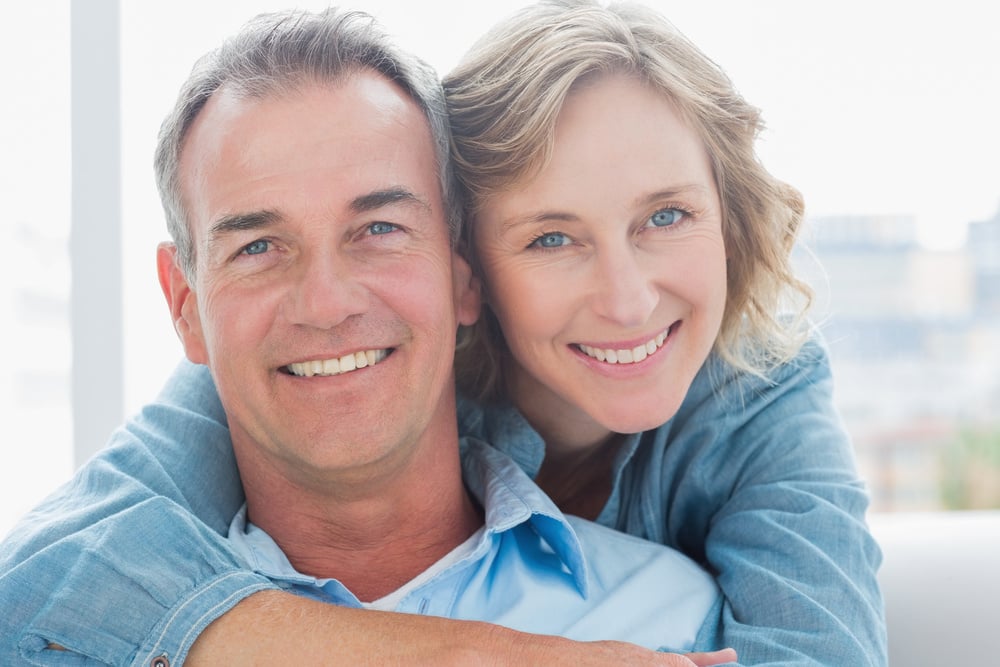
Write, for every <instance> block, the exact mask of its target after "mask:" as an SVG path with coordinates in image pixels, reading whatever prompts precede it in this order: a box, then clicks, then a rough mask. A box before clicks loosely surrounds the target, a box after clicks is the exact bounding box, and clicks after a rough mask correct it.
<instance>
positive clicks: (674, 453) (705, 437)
mask: <svg viewBox="0 0 1000 667" xmlns="http://www.w3.org/2000/svg"><path fill="white" fill-rule="evenodd" d="M832 391H833V383H832V378H831V375H830V368H829V360H828V357H827V352H826V349H825V347H824V346H823V344H822V343H821V342H820V341H818V340H813V341H810V342H809V343H808V344H807V345H806V346H805V347H804V348H803V349H802V351H801V352H800V354H799V355H798V357H797V358H796V359H794V360H793V361H792V362H790V363H788V364H785V365H784V366H782V367H780V368H779V369H777V370H776V371H775V372H774V374H773V376H772V377H771V378H770V381H764V380H761V379H757V378H752V377H748V376H746V375H743V374H739V373H735V372H734V371H732V369H730V368H729V367H727V366H726V365H725V364H723V363H722V362H720V361H719V360H717V359H715V358H714V357H712V358H710V359H709V361H708V362H707V363H706V365H705V367H704V368H703V369H702V371H701V372H700V373H699V375H698V376H697V377H696V379H695V381H694V383H693V384H692V387H691V390H690V391H689V393H688V396H687V397H686V399H685V401H684V403H683V405H682V406H681V409H680V410H679V411H678V414H677V415H676V416H675V417H674V418H673V419H671V421H670V422H668V423H667V424H665V425H664V426H662V427H660V428H659V429H656V430H654V431H649V432H646V433H642V434H637V435H634V436H631V437H630V438H629V439H628V442H627V444H626V446H625V447H623V448H622V450H621V452H620V453H619V456H618V459H617V460H616V462H615V468H614V470H615V478H614V482H615V484H614V489H613V491H612V495H611V497H610V499H609V501H608V503H607V505H606V506H605V508H604V510H603V511H602V512H601V514H600V516H599V517H598V523H600V524H603V525H605V526H608V527H612V528H616V529H618V530H621V531H624V532H627V533H629V534H631V535H634V536H637V537H640V538H646V539H649V540H651V541H654V542H658V543H660V544H665V545H667V546H671V547H673V548H675V549H678V550H679V551H681V552H683V553H685V554H687V555H688V556H689V557H690V558H692V559H693V560H694V561H696V562H697V563H699V564H701V565H702V566H703V567H704V568H706V569H707V570H708V571H709V572H710V573H712V575H714V576H715V578H716V581H717V582H718V585H719V586H720V588H721V590H722V592H723V594H724V600H725V601H724V605H723V608H722V610H721V614H722V619H721V622H722V629H721V642H720V644H719V645H720V646H731V647H733V648H735V649H736V650H737V651H738V652H739V654H740V663H741V664H745V665H759V664H766V665H788V666H790V665H803V666H804V665H829V666H831V667H834V666H835V667H840V666H842V665H852V666H865V665H873V666H880V665H885V664H886V663H887V657H886V637H885V621H884V611H883V603H882V598H881V593H880V591H879V588H878V584H877V581H876V571H877V569H878V566H879V564H880V562H881V553H880V551H879V549H878V546H877V544H876V543H875V541H874V539H873V538H872V536H871V534H870V533H869V531H868V528H867V525H866V523H865V511H866V509H867V505H868V496H867V493H866V491H865V488H864V485H863V483H862V482H861V480H860V479H859V478H858V475H857V471H856V467H855V462H854V457H853V452H852V450H851V445H850V439H849V437H848V435H847V433H846V432H845V430H844V427H843V424H842V423H841V420H840V418H839V417H838V415H837V414H836V412H835V410H834V408H833V402H832ZM459 417H460V430H461V433H462V435H463V436H472V437H475V438H477V439H479V440H483V441H486V442H489V443H491V444H492V445H494V446H496V447H497V448H498V449H500V450H501V451H503V452H504V453H506V454H507V455H508V456H510V457H511V458H512V459H513V460H514V461H515V462H516V463H517V464H518V466H519V467H521V468H522V469H523V470H524V471H525V472H526V473H527V474H528V475H529V476H533V475H534V474H536V473H537V471H538V469H539V467H540V465H541V461H542V459H543V457H544V444H543V443H542V442H541V440H540V438H539V436H538V435H537V433H535V432H534V431H533V430H532V429H531V427H530V426H528V424H527V423H526V422H525V421H524V420H523V418H521V416H520V415H519V414H518V413H517V411H516V410H514V409H512V408H510V407H509V406H507V407H505V406H491V407H489V408H482V407H480V406H476V405H473V404H471V403H469V402H464V401H463V402H462V404H461V406H460V413H459ZM243 501H244V498H243V493H242V489H241V486H240V480H239V475H238V473H237V470H236V466H235V461H234V460H233V455H232V449H231V444H230V442H229V436H228V431H227V430H226V428H225V415H224V413H223V411H222V407H221V405H220V404H219V401H218V397H217V395H216V393H215V390H214V386H213V385H212V382H211V378H210V376H209V374H208V372H207V369H205V368H204V367H202V366H194V365H192V364H189V363H187V362H182V363H181V364H180V366H179V367H178V369H177V370H176V371H175V373H174V375H173V376H172V377H171V379H170V380H169V381H168V383H167V385H166V386H165V388H164V390H163V391H162V392H161V394H160V396H159V397H158V398H157V399H156V401H154V402H153V403H152V404H150V405H149V406H146V407H145V408H144V409H143V410H142V411H141V412H140V413H139V414H138V415H136V416H135V417H133V418H131V419H130V420H129V421H128V422H127V423H126V424H125V426H123V427H122V428H121V429H119V430H118V431H116V432H115V434H114V435H113V437H112V439H111V444H110V446H109V447H108V448H106V449H105V450H103V451H102V452H101V453H99V454H98V455H97V456H96V457H95V458H94V459H92V460H91V461H90V462H89V463H87V464H86V465H85V466H84V467H83V468H81V470H80V471H78V472H77V474H76V475H75V476H74V478H73V479H72V480H71V481H70V482H69V483H67V484H66V485H64V486H63V487H61V488H60V489H58V490H57V491H56V492H55V493H54V494H53V495H52V496H50V498H49V499H47V500H46V501H45V502H44V503H43V504H42V505H40V506H39V507H38V508H36V509H35V510H34V511H32V512H31V513H30V514H29V515H27V516H26V517H25V518H24V519H23V520H22V521H21V522H20V523H19V524H18V526H16V527H15V529H14V530H13V531H12V532H11V534H9V535H8V536H7V537H6V538H5V540H4V542H3V543H2V544H0V607H2V608H3V609H4V611H5V613H4V614H0V664H3V665H7V664H11V665H17V664H44V665H59V664H67V665H68V664H74V665H89V664H94V665H99V664H109V665H148V664H149V663H150V661H151V660H152V658H153V657H155V656H158V655H166V656H168V657H169V658H170V660H171V662H172V664H174V665H176V664H178V662H179V661H183V659H184V656H185V655H186V654H187V651H188V650H189V648H190V646H191V644H192V643H193V641H194V639H195V638H196V637H197V634H198V633H199V632H200V631H201V630H202V629H203V628H204V627H206V626H207V625H208V624H209V623H210V622H211V621H212V620H214V619H215V618H217V617H218V616H220V615H221V614H223V613H224V612H225V611H227V610H228V609H229V608H231V607H232V606H233V605H234V604H236V603H237V602H238V601H239V600H241V599H243V598H244V597H246V596H247V595H250V594H252V593H254V592H256V591H259V590H262V589H265V588H275V587H277V584H275V583H274V582H272V581H271V580H270V579H269V578H268V577H265V576H263V575H261V574H259V573H256V572H254V570H253V568H252V567H251V566H250V564H248V563H247V562H246V561H245V559H244V557H243V556H241V555H240V553H238V552H237V551H236V550H235V549H234V548H233V545H232V544H231V543H230V542H229V540H227V539H226V537H225V536H226V534H227V532H228V530H229V525H230V521H231V520H232V518H233V517H234V516H235V515H236V513H237V511H238V510H239V509H240V507H241V505H242V504H243ZM570 521H571V522H575V521H576V520H575V519H572V518H571V519H570ZM574 528H575V529H576V528H577V526H576V524H575V523H574ZM589 560H590V561H591V562H593V561H594V560H595V556H590V557H589ZM662 585H663V586H667V585H668V584H662ZM648 590H652V586H650V587H648ZM665 592H669V591H666V590H665ZM50 642H54V643H58V644H60V645H62V646H64V647H66V648H67V649H68V651H65V652H61V651H53V650H51V649H49V648H47V646H48V644H49V643H50Z"/></svg>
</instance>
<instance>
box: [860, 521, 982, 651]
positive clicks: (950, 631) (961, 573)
mask: <svg viewBox="0 0 1000 667" xmlns="http://www.w3.org/2000/svg"><path fill="white" fill-rule="evenodd" d="M869 524H870V526H871V529H872V532H873V533H874V535H875V537H876V539H877V540H878V542H879V544H880V545H881V546H882V551H883V554H884V557H885V560H884V562H883V565H882V570H881V571H880V574H879V580H880V582H881V584H882V590H883V594H884V595H885V601H886V620H887V623H888V631H889V664H890V665H891V667H925V666H926V667H942V666H948V667H950V666H951V665H996V666H1000V511H988V512H987V511H982V512H940V513H938V512H933V513H921V514H908V513H904V514H875V515H872V516H871V517H869ZM845 667H846V666H845Z"/></svg>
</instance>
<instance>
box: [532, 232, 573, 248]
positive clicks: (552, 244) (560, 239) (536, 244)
mask: <svg viewBox="0 0 1000 667" xmlns="http://www.w3.org/2000/svg"><path fill="white" fill-rule="evenodd" d="M564 245H569V237H568V236H566V235H565V234H563V233H562V232H550V233H548V234H542V235H541V236H539V237H538V238H536V239H535V240H534V241H532V242H531V244H530V245H529V246H528V247H529V248H558V247H560V246H564Z"/></svg>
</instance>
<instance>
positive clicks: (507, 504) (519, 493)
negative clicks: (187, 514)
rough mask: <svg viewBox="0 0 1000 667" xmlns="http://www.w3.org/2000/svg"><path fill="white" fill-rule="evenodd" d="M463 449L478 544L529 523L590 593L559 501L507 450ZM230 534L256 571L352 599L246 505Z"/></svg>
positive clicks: (469, 441)
mask: <svg viewBox="0 0 1000 667" xmlns="http://www.w3.org/2000/svg"><path fill="white" fill-rule="evenodd" d="M461 448H462V469H463V479H464V481H465V484H466V487H467V488H468V489H469V492H470V493H472V495H473V496H474V497H475V498H476V500H478V501H479V503H480V504H481V505H482V506H483V508H484V511H485V530H484V531H483V535H482V538H481V542H480V547H482V545H483V544H486V543H491V542H492V539H493V536H494V535H498V534H500V533H504V532H506V531H508V530H511V529H513V528H516V527H517V526H519V525H521V524H524V523H529V524H530V525H531V528H532V529H533V530H534V531H535V532H536V533H538V535H539V536H541V538H542V539H543V540H545V542H546V543H547V544H548V545H549V547H550V548H551V549H552V551H553V553H554V554H555V555H556V556H557V557H558V558H559V560H560V561H561V562H562V564H563V565H564V566H565V567H566V569H567V570H569V572H570V573H571V574H572V576H573V581H574V583H575V584H576V587H577V589H578V590H579V591H580V593H581V594H582V595H584V596H586V595H587V594H588V585H587V579H588V574H587V561H586V558H585V556H584V553H583V548H582V546H581V545H580V541H579V539H578V538H577V535H576V532H575V531H574V530H573V528H572V527H571V526H570V524H569V522H567V521H566V517H565V516H564V515H563V513H562V512H561V511H560V510H559V508H558V507H556V505H555V503H553V502H552V500H551V499H550V498H549V497H548V496H546V495H545V493H543V492H542V490H541V489H539V488H538V486H537V485H536V484H535V483H534V482H532V481H531V479H530V478H529V477H528V476H527V475H525V473H524V472H523V471H522V470H521V469H520V468H519V467H518V465H517V464H516V463H514V461H512V460H511V459H510V457H508V456H506V455H505V454H504V453H503V452H500V451H497V450H496V449H495V448H493V447H491V446H489V445H487V444H485V443H484V442H482V441H480V440H477V439H475V438H463V439H462V442H461ZM229 539H230V543H231V544H232V546H233V547H234V548H235V550H236V551H237V552H238V553H239V554H240V555H242V556H243V557H244V558H245V559H246V560H247V561H248V563H249V564H250V566H251V567H252V568H253V569H254V570H255V571H257V572H260V573H261V574H263V575H264V576H266V577H268V578H270V579H273V580H277V581H285V582H289V583H292V584H302V585H312V586H319V587H322V588H325V589H327V591H328V592H330V593H332V594H335V597H337V598H338V599H351V598H353V595H351V594H350V593H349V592H348V591H347V590H346V589H345V588H343V586H342V585H341V584H340V583H339V582H337V581H336V580H333V579H316V578H314V577H311V576H309V575H306V574H302V573H300V572H298V571H297V570H296V569H295V568H294V567H293V566H292V564H291V562H289V560H288V558H287V557H286V556H285V554H284V552H283V551H282V550H281V548H280V547H279V546H278V545H277V543H275V542H274V540H273V539H271V537H270V536H269V535H268V534H267V533H266V532H265V531H264V530H262V529H260V528H258V527H257V526H255V525H254V524H252V523H250V522H248V521H247V515H246V504H244V505H243V507H241V508H240V510H239V511H238V512H237V513H236V515H235V516H234V517H233V520H232V523H231V524H230V528H229ZM475 553H476V554H478V555H480V556H481V555H482V553H483V548H476V549H475ZM331 589H336V591H334V590H331Z"/></svg>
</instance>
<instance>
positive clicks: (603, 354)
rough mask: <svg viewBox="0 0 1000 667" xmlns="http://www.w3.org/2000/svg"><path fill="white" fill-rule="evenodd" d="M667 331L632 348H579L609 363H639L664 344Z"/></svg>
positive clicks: (590, 355) (587, 346) (586, 346)
mask: <svg viewBox="0 0 1000 667" xmlns="http://www.w3.org/2000/svg"><path fill="white" fill-rule="evenodd" d="M667 333H668V332H667V331H664V332H663V333H661V334H659V335H658V336H657V337H656V338H653V339H652V340H649V341H647V342H645V343H643V344H642V345H636V346H635V347H633V348H632V349H630V350H629V349H627V350H611V349H601V348H597V347H590V346H589V345H580V346H579V348H580V351H582V352H583V353H584V354H586V355H587V356H588V357H593V358H594V359H597V360H598V361H603V362H605V363H608V364H637V363H639V362H640V361H642V360H643V359H645V358H646V357H648V356H649V355H651V354H653V353H654V352H656V351H657V350H658V349H660V348H661V347H662V346H663V341H665V340H666V339H667Z"/></svg>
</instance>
